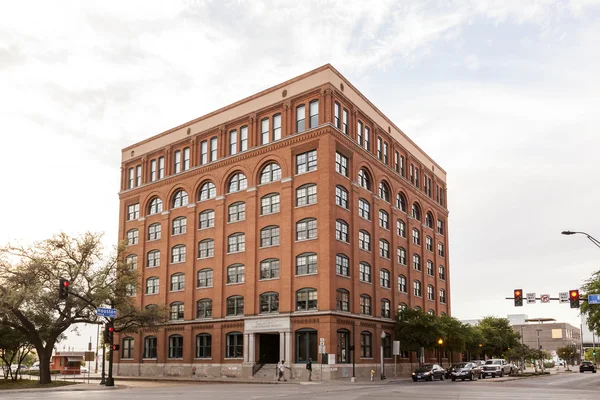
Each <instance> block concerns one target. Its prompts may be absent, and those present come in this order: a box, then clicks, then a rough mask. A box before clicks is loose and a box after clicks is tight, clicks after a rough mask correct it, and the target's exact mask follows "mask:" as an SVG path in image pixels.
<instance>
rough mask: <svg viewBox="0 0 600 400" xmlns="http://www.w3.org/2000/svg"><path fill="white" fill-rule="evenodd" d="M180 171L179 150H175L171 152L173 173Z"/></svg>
mask: <svg viewBox="0 0 600 400" xmlns="http://www.w3.org/2000/svg"><path fill="white" fill-rule="evenodd" d="M180 172H181V150H176V151H175V153H173V173H175V174H178V173H180Z"/></svg>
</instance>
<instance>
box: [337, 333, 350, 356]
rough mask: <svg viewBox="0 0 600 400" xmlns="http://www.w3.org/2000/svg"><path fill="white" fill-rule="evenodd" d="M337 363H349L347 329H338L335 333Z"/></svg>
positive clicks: (348, 335)
mask: <svg viewBox="0 0 600 400" xmlns="http://www.w3.org/2000/svg"><path fill="white" fill-rule="evenodd" d="M337 344H338V346H337V347H338V348H337V350H338V351H337V363H338V364H347V363H350V362H351V361H350V331H349V330H347V329H338V331H337Z"/></svg>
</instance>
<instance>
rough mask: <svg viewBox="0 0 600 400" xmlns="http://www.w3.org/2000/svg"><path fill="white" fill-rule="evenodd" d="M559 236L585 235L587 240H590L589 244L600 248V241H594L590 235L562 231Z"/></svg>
mask: <svg viewBox="0 0 600 400" xmlns="http://www.w3.org/2000/svg"><path fill="white" fill-rule="evenodd" d="M561 234H563V235H576V234H580V235H585V236H586V237H587V238H588V239H590V242H592V243H594V244H595V245H596V246H598V247H600V241H598V239H596V238H595V237H593V236H592V235H590V234H588V233H585V232H574V231H562V232H561Z"/></svg>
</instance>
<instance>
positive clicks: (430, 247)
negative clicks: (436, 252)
mask: <svg viewBox="0 0 600 400" xmlns="http://www.w3.org/2000/svg"><path fill="white" fill-rule="evenodd" d="M425 248H426V249H427V250H428V251H433V239H432V238H431V236H427V237H425Z"/></svg>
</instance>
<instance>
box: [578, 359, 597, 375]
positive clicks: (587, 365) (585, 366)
mask: <svg viewBox="0 0 600 400" xmlns="http://www.w3.org/2000/svg"><path fill="white" fill-rule="evenodd" d="M585 371H592V372H593V373H594V374H595V373H596V366H595V365H594V363H593V362H591V361H582V362H581V364H579V372H581V373H582V374H583V373H584V372H585Z"/></svg>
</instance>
